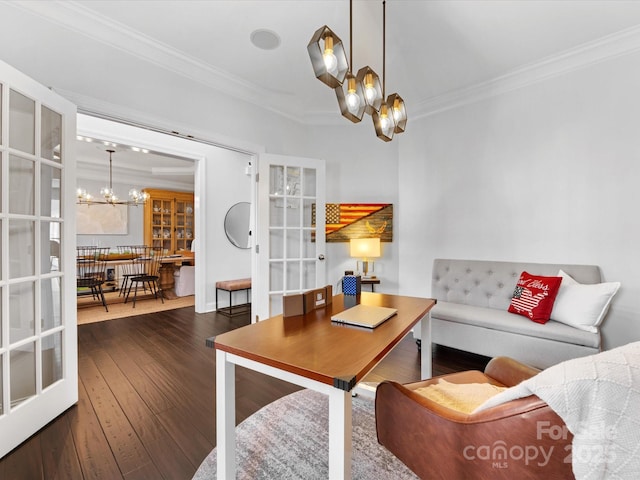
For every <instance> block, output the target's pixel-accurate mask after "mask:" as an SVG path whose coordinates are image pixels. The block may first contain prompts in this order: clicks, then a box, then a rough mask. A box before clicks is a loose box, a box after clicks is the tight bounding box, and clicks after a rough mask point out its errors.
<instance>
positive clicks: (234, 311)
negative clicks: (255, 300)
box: [216, 278, 251, 317]
mask: <svg viewBox="0 0 640 480" xmlns="http://www.w3.org/2000/svg"><path fill="white" fill-rule="evenodd" d="M219 290H223V291H225V292H229V306H228V307H219V306H218V291H219ZM241 290H244V291H245V292H246V295H247V300H246V302H245V303H242V304H238V305H234V304H233V292H238V291H241ZM249 290H251V279H250V278H241V279H238V280H221V281H219V282H216V311H217V312H218V313H220V314H222V315H225V316H227V317H234V316H236V315H242V314H243V313H249V312H250V311H251V302H250V301H249Z"/></svg>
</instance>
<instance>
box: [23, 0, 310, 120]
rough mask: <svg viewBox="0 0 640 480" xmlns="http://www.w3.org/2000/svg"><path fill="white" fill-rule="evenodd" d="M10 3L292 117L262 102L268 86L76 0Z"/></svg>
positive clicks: (170, 69)
mask: <svg viewBox="0 0 640 480" xmlns="http://www.w3.org/2000/svg"><path fill="white" fill-rule="evenodd" d="M12 6H15V7H17V8H20V9H22V10H24V11H27V12H29V13H32V14H34V15H37V16H40V17H42V18H44V19H46V20H49V21H52V22H54V23H56V24H58V25H60V26H62V27H64V28H66V29H68V30H72V31H74V32H77V33H79V34H81V35H84V36H86V37H89V38H92V39H94V40H96V41H98V42H100V43H103V44H106V45H109V46H111V47H113V48H115V49H118V50H120V51H123V52H126V53H128V54H130V55H133V56H136V57H138V58H140V59H141V60H144V61H146V62H149V63H152V64H154V65H157V66H159V67H161V68H164V69H166V70H168V71H171V72H173V73H175V74H177V75H180V76H182V77H185V78H189V79H191V80H193V81H196V82H198V83H201V84H203V85H205V86H207V87H210V88H212V89H214V90H216V91H218V92H221V93H223V94H226V95H230V96H232V97H234V98H237V99H239V100H243V101H245V102H248V103H251V104H254V105H259V106H261V107H264V108H267V109H269V110H273V111H276V113H279V114H280V115H284V116H287V117H290V118H294V117H295V115H294V114H293V112H285V111H280V110H279V109H276V108H275V105H266V106H265V99H268V98H270V96H271V95H272V94H273V92H271V91H270V90H268V89H266V88H264V87H261V86H260V85H257V84H254V83H251V82H248V81H246V80H244V79H242V78H240V77H236V76H234V75H231V74H230V73H228V72H226V71H224V70H221V69H218V68H215V67H213V66H211V65H209V64H207V63H205V62H203V61H201V60H199V59H197V58H195V57H192V56H190V55H187V54H185V53H184V52H182V51H180V50H177V49H175V48H172V47H170V46H169V45H166V44H164V43H162V42H160V41H158V40H156V39H153V38H151V37H148V36H146V35H143V34H141V33H140V32H137V31H136V30H133V29H132V28H130V27H128V26H126V25H124V24H122V23H119V22H115V21H114V20H113V19H111V18H108V17H105V16H104V15H101V14H98V13H96V12H95V11H93V10H91V9H90V8H88V7H85V6H84V5H82V4H81V3H79V2H77V1H64V2H62V1H58V0H56V1H51V2H49V1H46V2H13V3H12ZM298 120H299V119H298Z"/></svg>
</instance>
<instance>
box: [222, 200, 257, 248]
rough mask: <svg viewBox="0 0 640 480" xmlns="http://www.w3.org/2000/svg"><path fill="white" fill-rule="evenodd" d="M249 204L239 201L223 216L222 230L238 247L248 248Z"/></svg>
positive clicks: (249, 245)
mask: <svg viewBox="0 0 640 480" xmlns="http://www.w3.org/2000/svg"><path fill="white" fill-rule="evenodd" d="M250 208H251V204H250V203H249V202H239V203H236V204H235V205H233V206H232V207H231V208H230V209H229V211H228V212H227V215H226V216H225V217H224V231H225V233H226V234H227V238H228V239H229V241H230V242H231V243H232V244H233V245H235V246H236V247H238V248H250V247H251V244H250V239H249V235H250V233H249V215H250Z"/></svg>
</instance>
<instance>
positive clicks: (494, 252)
mask: <svg viewBox="0 0 640 480" xmlns="http://www.w3.org/2000/svg"><path fill="white" fill-rule="evenodd" d="M638 85H640V55H638V54H636V55H628V56H621V57H618V58H615V59H611V60H608V61H605V62H602V63H599V64H596V65H593V66H591V67H588V68H584V69H580V70H577V71H574V72H571V73H568V74H565V75H563V76H560V77H556V78H551V79H548V80H546V81H544V82H542V83H538V84H534V85H531V86H529V87H526V88H523V89H520V90H516V91H512V92H510V93H506V94H503V95H500V96H497V97H494V98H491V99H489V100H485V101H482V102H479V103H475V104H471V105H467V106H463V107H460V108H457V109H454V110H450V111H446V112H443V113H441V114H438V115H434V116H432V117H428V118H426V119H424V120H422V121H419V122H415V123H414V124H412V125H411V126H410V127H411V129H415V130H417V131H418V133H419V134H418V135H411V136H408V135H407V136H406V137H404V138H403V139H402V143H401V145H400V159H401V160H400V174H399V180H400V185H401V188H400V194H399V197H400V199H399V209H397V211H396V214H397V215H398V217H399V222H398V223H399V226H400V228H399V235H398V236H399V238H401V239H402V249H401V252H400V267H399V270H400V289H401V292H402V293H404V294H415V295H429V294H430V277H431V264H432V261H433V259H434V258H438V257H441V258H477V259H492V260H507V261H531V262H546V263H556V262H557V263H583V264H595V265H599V266H600V268H601V270H602V274H603V277H604V280H605V281H621V282H622V288H621V289H620V291H619V292H618V295H617V296H616V298H615V299H614V301H613V303H612V307H611V310H610V313H609V316H608V318H607V320H606V321H605V324H604V328H603V337H604V346H605V348H611V347H614V346H617V345H621V344H625V343H627V342H629V341H633V340H638V339H640V295H639V293H640V276H638V274H637V268H638V265H639V264H640V249H639V248H638V245H639V244H640V242H639V240H640V225H639V221H638V213H637V206H638V205H640V190H639V189H638V188H637V182H638V179H639V178H640V158H639V157H640V144H638V142H637V140H636V139H637V128H638V127H637V126H638V112H640V95H638Z"/></svg>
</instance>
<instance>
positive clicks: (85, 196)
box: [76, 150, 149, 206]
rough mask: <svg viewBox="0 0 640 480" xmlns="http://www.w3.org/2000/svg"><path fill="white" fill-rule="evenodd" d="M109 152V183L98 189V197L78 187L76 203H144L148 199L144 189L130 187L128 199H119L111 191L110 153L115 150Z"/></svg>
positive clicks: (111, 166) (111, 169) (111, 160)
mask: <svg viewBox="0 0 640 480" xmlns="http://www.w3.org/2000/svg"><path fill="white" fill-rule="evenodd" d="M107 152H109V185H108V186H105V187H102V188H101V189H100V197H94V196H93V195H91V194H90V193H88V192H87V190H86V189H84V188H82V187H78V189H77V191H76V203H77V204H79V205H136V206H137V205H144V204H145V203H146V201H147V200H148V199H149V194H148V193H147V192H145V191H144V190H140V189H137V188H132V189H131V190H129V199H128V200H121V199H120V198H119V197H118V196H117V195H116V194H115V192H114V191H113V159H112V158H111V155H112V154H113V153H114V152H115V150H107Z"/></svg>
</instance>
